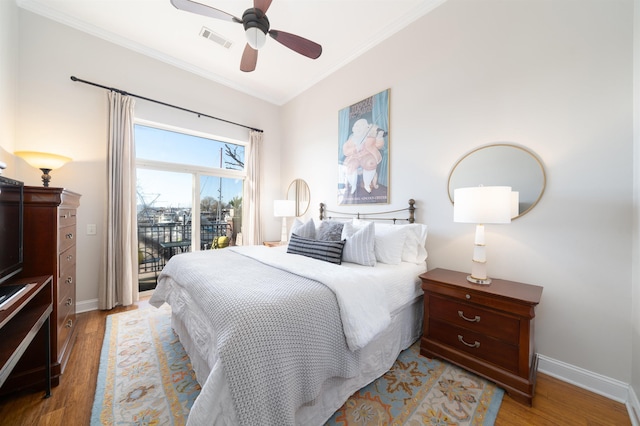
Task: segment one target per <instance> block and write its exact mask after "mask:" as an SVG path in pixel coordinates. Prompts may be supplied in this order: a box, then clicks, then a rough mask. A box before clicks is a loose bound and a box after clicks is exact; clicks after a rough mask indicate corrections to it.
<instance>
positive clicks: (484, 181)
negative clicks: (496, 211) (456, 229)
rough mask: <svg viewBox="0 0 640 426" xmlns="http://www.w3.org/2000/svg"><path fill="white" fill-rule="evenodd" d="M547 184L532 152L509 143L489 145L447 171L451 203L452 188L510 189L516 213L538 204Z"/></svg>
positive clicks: (542, 169) (524, 211)
mask: <svg viewBox="0 0 640 426" xmlns="http://www.w3.org/2000/svg"><path fill="white" fill-rule="evenodd" d="M546 183H547V177H546V174H545V171H544V167H543V166H542V162H541V161H540V160H539V159H538V157H536V156H535V155H534V154H533V153H532V152H530V151H528V150H526V149H524V148H522V147H519V146H517V145H511V144H492V145H487V146H483V147H480V148H478V149H475V150H473V151H471V152H469V153H468V154H466V155H465V156H464V157H462V158H461V159H460V160H458V162H457V163H456V164H455V165H454V166H453V168H452V169H451V173H450V174H449V182H448V190H449V199H450V200H451V203H453V202H454V200H453V191H454V190H455V189H456V188H466V187H471V186H479V185H484V186H494V185H495V186H510V187H511V188H512V190H513V191H518V193H519V194H518V198H519V206H518V212H517V214H515V215H514V216H513V218H512V219H515V218H518V217H520V216H522V215H524V214H525V213H528V212H529V211H530V210H531V209H532V208H533V207H534V206H535V205H536V204H537V203H538V201H540V198H541V197H542V194H543V193H544V189H545V186H546Z"/></svg>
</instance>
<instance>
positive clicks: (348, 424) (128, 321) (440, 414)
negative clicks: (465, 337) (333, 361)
mask: <svg viewBox="0 0 640 426" xmlns="http://www.w3.org/2000/svg"><path fill="white" fill-rule="evenodd" d="M170 315H171V311H170V308H169V307H168V306H167V305H164V306H163V308H161V309H159V310H158V309H155V308H153V307H148V308H142V309H137V310H133V311H128V312H123V313H120V314H115V315H109V316H108V317H107V330H106V333H105V338H104V343H103V348H102V355H101V358H100V370H99V373H98V385H97V388H96V397H95V400H94V404H93V410H92V414H91V424H92V425H93V426H97V425H115V424H127V425H184V424H185V423H186V419H187V416H188V413H189V409H190V408H191V406H192V405H193V401H194V400H195V398H196V397H197V396H198V394H199V393H200V386H199V385H198V383H197V382H196V380H195V374H194V373H193V371H192V370H191V362H190V361H189V358H188V356H187V354H186V353H185V351H184V348H183V347H182V345H181V344H180V341H179V340H178V338H177V336H176V335H175V333H174V332H173V330H172V329H171V318H170ZM419 352H420V346H419V342H416V343H415V344H414V345H413V346H411V347H410V348H409V349H407V350H405V351H403V352H402V353H401V354H400V356H399V357H398V359H397V360H396V362H395V364H394V365H393V367H392V368H391V370H389V371H388V372H387V373H386V374H385V375H384V376H382V377H380V378H379V379H377V380H376V381H374V382H373V383H371V384H369V385H368V386H366V387H364V388H362V389H361V390H359V391H358V392H356V393H355V394H353V395H352V396H351V397H350V398H349V400H348V401H347V402H346V403H345V404H344V405H343V406H342V407H341V408H340V409H339V410H338V411H337V412H336V413H335V414H334V415H333V417H331V419H329V421H328V422H327V425H329V426H332V425H342V426H352V425H360V426H364V425H407V426H412V425H434V426H458V425H459V426H463V425H493V424H494V422H495V418H496V415H497V413H498V410H499V408H500V404H501V402H502V396H503V394H504V392H503V390H502V389H500V388H498V387H496V386H495V385H494V384H493V383H491V382H488V381H486V380H484V379H481V378H478V377H476V376H474V375H472V374H470V373H467V372H466V371H464V370H462V369H460V368H457V367H454V366H451V365H449V364H447V363H444V362H441V361H439V360H435V359H429V358H425V357H423V356H420V355H419Z"/></svg>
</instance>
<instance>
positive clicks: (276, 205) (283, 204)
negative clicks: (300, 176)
mask: <svg viewBox="0 0 640 426" xmlns="http://www.w3.org/2000/svg"><path fill="white" fill-rule="evenodd" d="M273 215H274V216H275V217H281V218H282V232H281V234H280V242H282V243H284V242H286V241H287V218H288V217H293V216H295V215H296V202H295V201H293V200H275V201H274V202H273Z"/></svg>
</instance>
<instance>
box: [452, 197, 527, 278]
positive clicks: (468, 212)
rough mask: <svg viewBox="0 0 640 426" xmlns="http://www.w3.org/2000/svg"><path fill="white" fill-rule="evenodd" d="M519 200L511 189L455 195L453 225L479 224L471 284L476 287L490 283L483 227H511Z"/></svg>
mask: <svg viewBox="0 0 640 426" xmlns="http://www.w3.org/2000/svg"><path fill="white" fill-rule="evenodd" d="M517 197H518V193H517V192H512V191H511V187H510V186H477V187H472V188H458V189H456V190H455V191H454V197H453V221H454V222H461V223H475V224H476V236H475V247H474V249H473V263H472V266H471V275H469V276H468V277H467V280H468V281H470V282H472V283H475V284H490V283H491V278H489V277H487V254H486V246H485V238H484V225H485V224H487V223H489V224H492V223H510V222H511V218H512V217H513V214H514V207H515V206H517V205H518V200H517ZM516 215H517V213H516Z"/></svg>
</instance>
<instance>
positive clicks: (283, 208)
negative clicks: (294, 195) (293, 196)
mask: <svg viewBox="0 0 640 426" xmlns="http://www.w3.org/2000/svg"><path fill="white" fill-rule="evenodd" d="M273 215H274V216H275V217H293V216H295V215H296V202H295V201H294V200H275V201H274V202H273Z"/></svg>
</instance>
